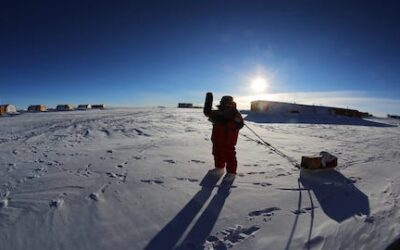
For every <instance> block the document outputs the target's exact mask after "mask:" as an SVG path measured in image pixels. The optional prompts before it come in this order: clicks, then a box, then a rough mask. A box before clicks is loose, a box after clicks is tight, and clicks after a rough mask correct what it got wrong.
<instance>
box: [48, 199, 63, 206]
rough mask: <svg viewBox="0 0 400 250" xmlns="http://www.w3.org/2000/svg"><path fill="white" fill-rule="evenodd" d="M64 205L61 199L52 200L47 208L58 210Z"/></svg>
mask: <svg viewBox="0 0 400 250" xmlns="http://www.w3.org/2000/svg"><path fill="white" fill-rule="evenodd" d="M63 204H64V200H63V199H62V198H58V199H54V200H51V201H50V202H49V207H54V208H59V207H61V206H62V205H63Z"/></svg>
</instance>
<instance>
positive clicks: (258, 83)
mask: <svg viewBox="0 0 400 250" xmlns="http://www.w3.org/2000/svg"><path fill="white" fill-rule="evenodd" d="M250 87H251V89H252V90H254V91H256V92H263V91H264V90H266V89H267V87H268V82H267V79H265V78H263V77H257V78H255V79H253V80H252V81H251V85H250Z"/></svg>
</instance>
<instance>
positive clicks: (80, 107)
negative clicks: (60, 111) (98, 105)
mask: <svg viewBox="0 0 400 250" xmlns="http://www.w3.org/2000/svg"><path fill="white" fill-rule="evenodd" d="M91 108H92V105H90V104H79V105H78V108H77V109H79V110H88V109H91Z"/></svg>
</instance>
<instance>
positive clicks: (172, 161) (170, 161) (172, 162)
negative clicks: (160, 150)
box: [164, 160, 176, 164]
mask: <svg viewBox="0 0 400 250" xmlns="http://www.w3.org/2000/svg"><path fill="white" fill-rule="evenodd" d="M164 162H168V163H171V164H175V163H176V161H175V160H164Z"/></svg>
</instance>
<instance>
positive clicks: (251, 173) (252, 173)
mask: <svg viewBox="0 0 400 250" xmlns="http://www.w3.org/2000/svg"><path fill="white" fill-rule="evenodd" d="M247 174H248V175H254V174H265V172H248V173H247Z"/></svg>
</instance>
